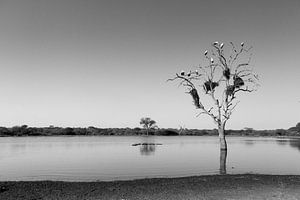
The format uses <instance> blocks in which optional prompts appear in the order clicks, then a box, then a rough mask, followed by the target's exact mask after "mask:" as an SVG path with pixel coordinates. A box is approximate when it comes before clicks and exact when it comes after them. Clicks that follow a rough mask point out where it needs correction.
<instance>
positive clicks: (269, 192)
mask: <svg viewBox="0 0 300 200" xmlns="http://www.w3.org/2000/svg"><path fill="white" fill-rule="evenodd" d="M0 199H8V200H9V199H67V200H68V199H127V200H129V199H130V200H131V199H174V200H176V199H300V175H264V174H237V175H203V176H191V177H179V178H151V179H136V180H122V181H99V182H63V181H8V182H0Z"/></svg>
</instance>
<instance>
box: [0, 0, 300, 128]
mask: <svg viewBox="0 0 300 200" xmlns="http://www.w3.org/2000/svg"><path fill="white" fill-rule="evenodd" d="M299 36H300V1H299V0H286V1H276V0H252V1H242V0H228V1H223V0H210V1H200V0H197V1H196V0H195V1H193V0H185V1H183V0H181V1H179V0H160V1H158V0H147V1H146V0H84V1H83V0H51V1H49V0H0V95H1V97H0V126H8V127H11V126H15V125H22V124H27V125H29V126H38V127H44V126H49V125H54V126H61V127H67V126H70V127H88V126H96V127H119V128H122V127H131V128H134V127H139V126H140V125H139V121H140V118H142V117H151V118H152V119H154V120H155V121H156V122H157V125H158V126H159V127H161V128H179V127H185V128H197V129H206V128H209V129H210V128H215V124H214V123H213V121H212V119H210V118H209V117H208V116H202V115H201V116H199V117H196V115H197V113H198V112H199V111H197V110H196V109H195V108H194V106H193V102H192V99H191V97H190V96H189V95H187V94H186V93H185V92H186V90H185V89H184V88H181V87H178V85H177V84H176V83H174V82H166V80H167V79H169V78H172V77H173V76H174V75H175V73H177V72H179V71H181V70H182V69H184V70H187V71H188V70H189V69H195V68H194V66H196V65H198V64H203V63H204V56H203V52H204V51H205V50H206V49H207V48H209V47H210V46H211V43H212V42H214V41H220V42H224V43H225V45H228V43H229V42H234V43H237V44H239V43H240V42H245V43H246V44H247V45H251V46H253V50H252V53H253V56H252V61H251V64H252V67H253V68H254V70H255V71H256V73H258V74H259V76H260V85H261V86H260V87H259V88H258V91H256V92H253V93H247V94H246V93H245V94H243V95H241V96H239V100H240V103H239V105H238V107H237V108H236V110H235V112H234V113H233V115H232V117H231V119H230V120H229V121H228V123H227V128H230V129H241V128H244V127H251V128H255V129H277V128H289V127H292V126H295V125H296V123H298V122H300V92H299V85H300V61H299V55H300V48H299V47H300V38H299Z"/></svg>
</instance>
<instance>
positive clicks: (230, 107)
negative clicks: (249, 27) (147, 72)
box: [168, 42, 258, 150]
mask: <svg viewBox="0 0 300 200" xmlns="http://www.w3.org/2000/svg"><path fill="white" fill-rule="evenodd" d="M251 49H252V47H246V46H245V44H244V43H241V44H240V45H239V46H236V45H235V44H234V43H232V42H230V43H229V44H228V45H226V47H225V45H224V43H221V44H220V43H219V42H214V43H213V44H212V48H211V50H210V51H208V50H206V51H205V52H204V56H205V58H206V60H207V63H208V64H207V65H204V66H201V65H199V66H198V69H197V70H195V71H189V72H185V71H181V72H180V73H176V76H175V77H173V78H171V79H169V80H168V81H175V80H176V81H179V85H180V86H183V87H185V88H187V90H188V92H187V93H189V94H190V95H191V96H192V98H193V101H194V105H195V107H196V108H197V109H199V110H200V112H199V114H198V116H199V115H202V114H206V115H209V116H210V117H211V118H212V119H213V121H214V123H215V124H216V125H217V127H218V133H219V139H220V149H221V150H227V143H226V139H225V126H226V122H227V121H228V120H229V118H230V116H231V114H232V112H233V111H234V109H235V107H236V106H237V104H238V103H239V101H237V100H236V99H237V97H238V94H239V93H241V92H252V91H254V90H256V88H257V86H258V76H257V75H256V74H255V73H254V72H253V70H252V69H251V68H250V61H251V56H252V55H251V53H250V50H251ZM199 85H200V86H202V90H201V94H203V97H205V96H208V98H209V99H210V100H211V102H212V104H211V105H210V106H208V105H204V101H203V99H202V98H201V99H200V96H199V92H200V90H199V88H197V87H196V86H199ZM201 97H202V96H201Z"/></svg>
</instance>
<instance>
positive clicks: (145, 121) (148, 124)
mask: <svg viewBox="0 0 300 200" xmlns="http://www.w3.org/2000/svg"><path fill="white" fill-rule="evenodd" d="M140 124H141V125H143V127H144V128H145V129H146V131H147V135H148V134H149V130H150V129H153V128H156V127H157V126H156V121H154V120H152V119H151V118H149V117H144V118H142V119H141V121H140Z"/></svg>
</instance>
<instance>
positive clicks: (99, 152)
mask: <svg viewBox="0 0 300 200" xmlns="http://www.w3.org/2000/svg"><path fill="white" fill-rule="evenodd" d="M227 141H228V148H229V149H228V153H227V159H226V166H225V163H223V164H222V161H220V160H221V159H220V150H219V144H218V138H217V137H203V136H199V137H198V136H172V137H164V136H157V137H131V136H100V137H97V136H96V137H93V136H90V137H84V136H82V137H10V138H0V181H7V180H24V181H26V180H61V181H99V180H100V181H108V180H128V179H138V178H153V177H180V176H192V175H208V174H219V173H227V174H239V173H262V174H299V175H300V167H299V166H300V139H292V138H256V137H228V139H227ZM139 143H153V144H152V145H138V144H139ZM133 144H137V145H135V146H132V145H133ZM155 144H157V145H155ZM223 162H224V158H223ZM224 170H225V171H224Z"/></svg>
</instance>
